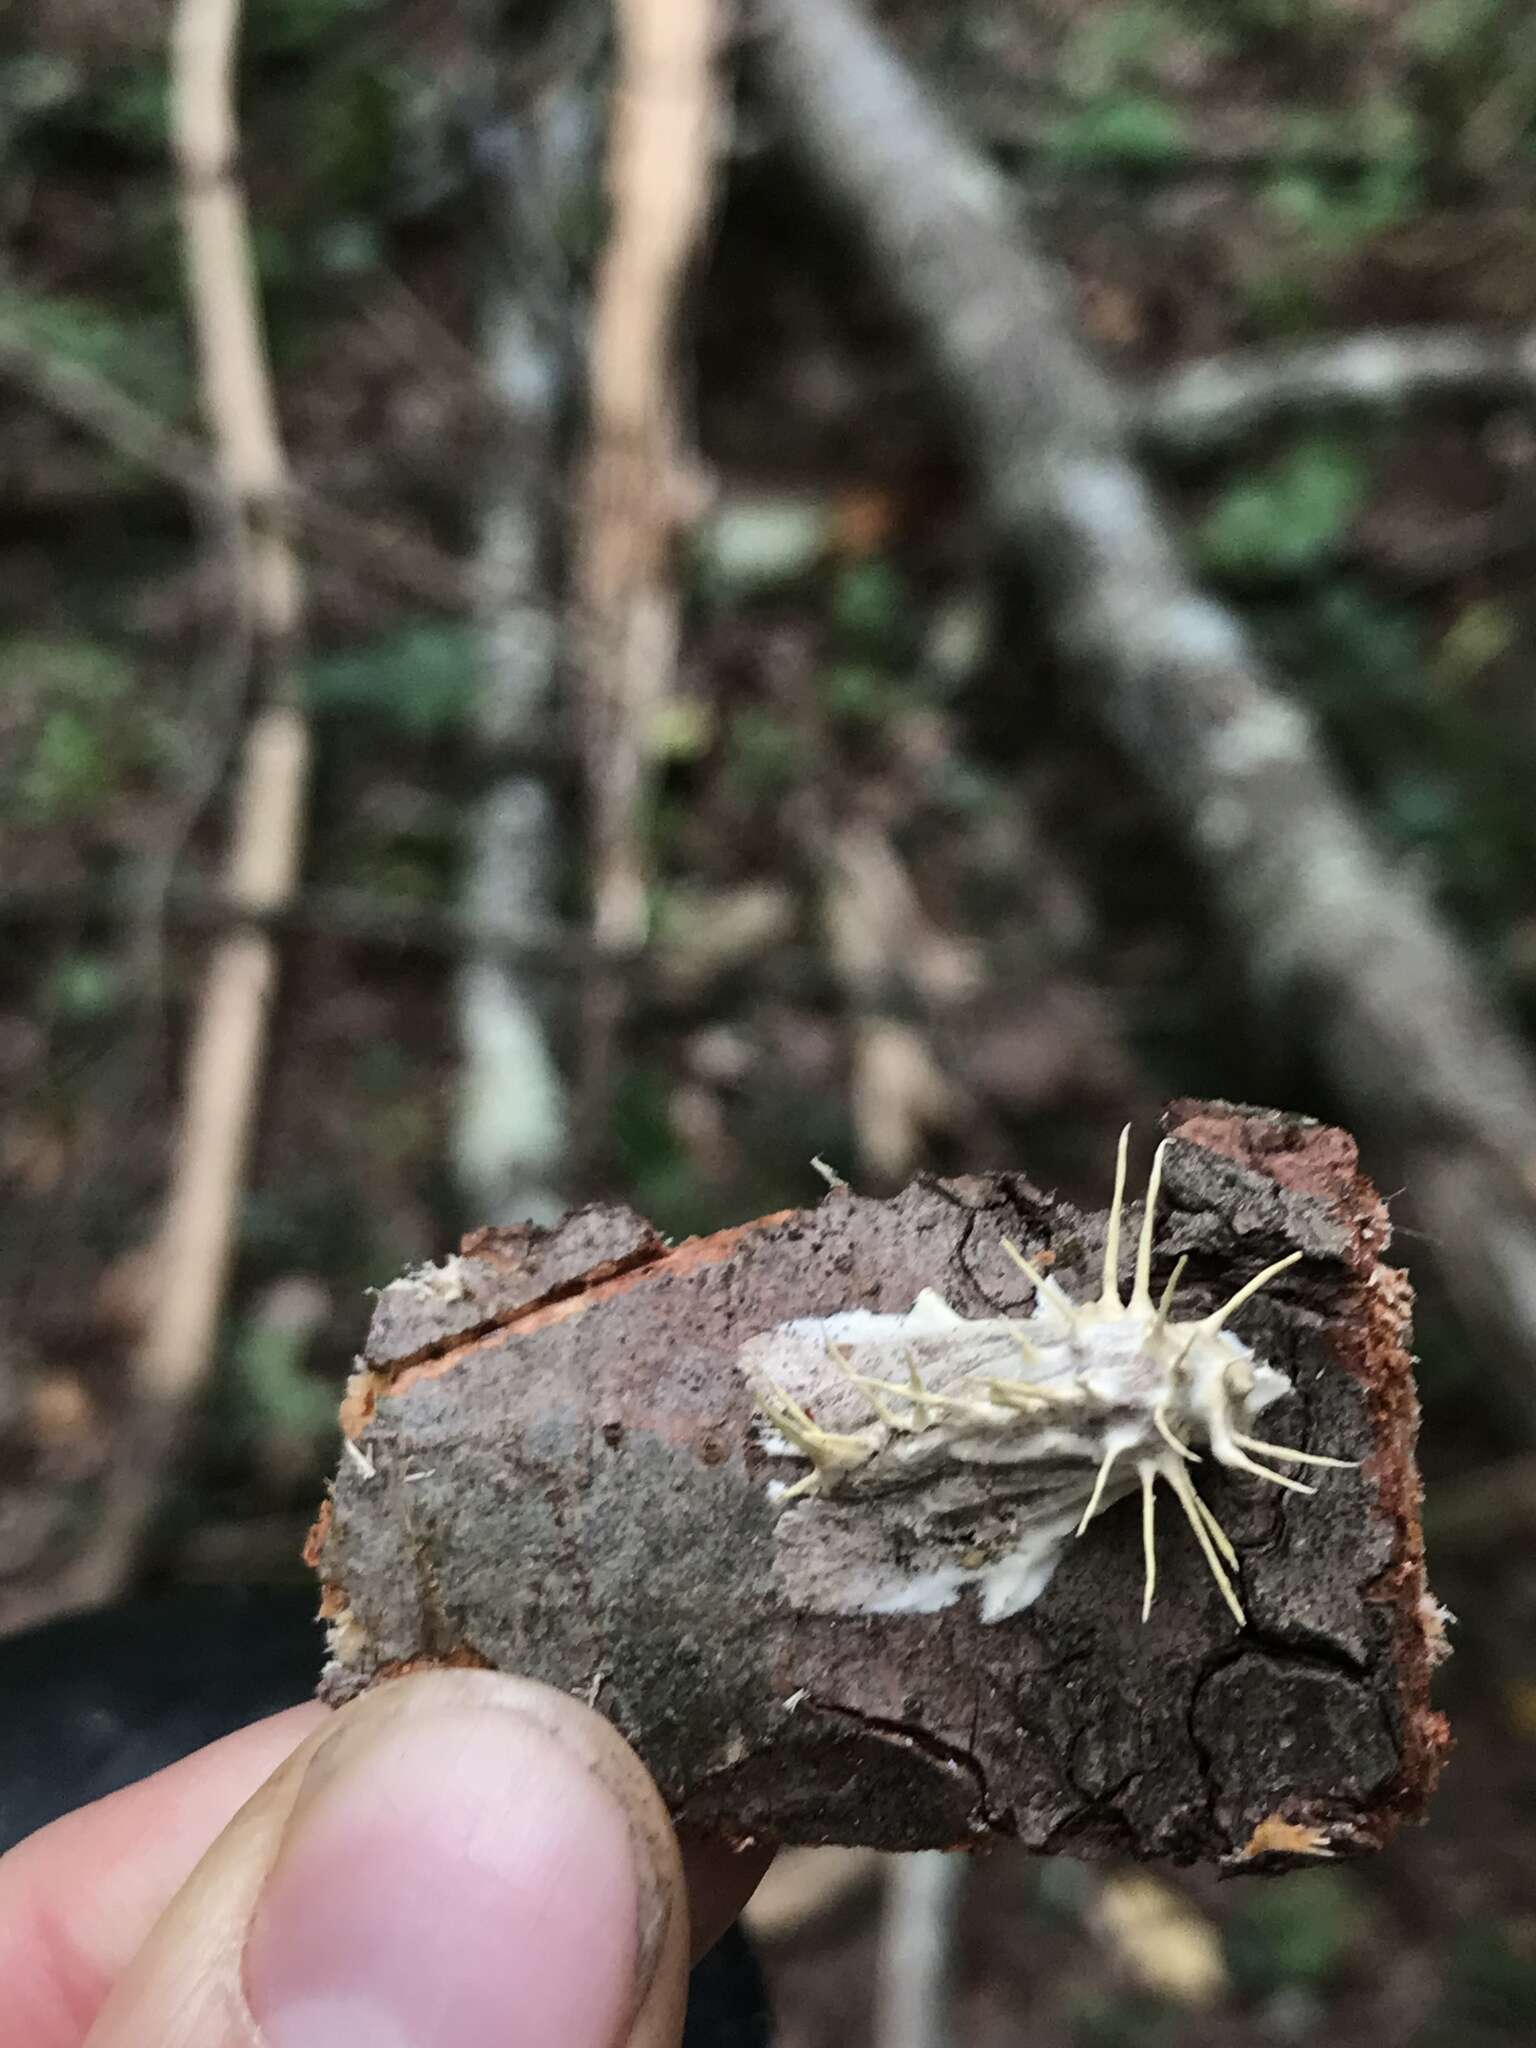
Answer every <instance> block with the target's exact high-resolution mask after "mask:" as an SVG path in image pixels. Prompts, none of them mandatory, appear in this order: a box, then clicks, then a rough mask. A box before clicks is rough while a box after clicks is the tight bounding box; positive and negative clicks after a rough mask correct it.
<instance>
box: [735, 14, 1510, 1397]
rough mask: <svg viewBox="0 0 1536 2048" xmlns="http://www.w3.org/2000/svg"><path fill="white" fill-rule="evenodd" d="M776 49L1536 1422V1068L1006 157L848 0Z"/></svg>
mask: <svg viewBox="0 0 1536 2048" xmlns="http://www.w3.org/2000/svg"><path fill="white" fill-rule="evenodd" d="M758 19H759V22H760V24H761V28H762V31H763V32H762V35H761V38H760V45H759V49H760V61H761V66H762V70H763V72H764V74H765V76H766V78H767V80H768V83H769V87H770V90H771V92H772V94H773V96H774V98H775V100H776V102H777V104H778V107H779V109H780V111H781V115H782V118H783V120H784V123H785V125H786V127H787V128H788V130H789V131H790V133H791V135H792V137H793V140H794V142H795V143H796V145H797V146H798V149H799V151H800V153H801V155H802V157H803V158H804V160H805V162H806V163H807V165H808V166H809V168H810V170H811V172H812V173H813V175H814V176H815V177H816V178H817V179H818V180H819V182H820V183H821V184H822V185H824V186H825V188H826V189H827V191H828V192H829V194H830V195H832V196H833V197H834V198H835V200H836V201H837V202H838V203H839V204H840V205H841V207H842V208H843V209H844V210H845V211H846V212H847V213H848V214H849V215H851V216H852V218H853V219H854V220H855V221H856V223H857V225H858V227H859V228H860V230H861V231H862V234H863V237H864V239H865V241H866V243H867V244H868V246H869V248H870V250H871V252H872V254H873V256H874V258H875V260H876V262H877V264H878V266H879V269H880V272H881V274H882V276H883V277H884V279H885V280H886V282H887V285H888V287H889V289H890V290H891V292H892V293H893V295H894V296H895V297H896V298H897V299H898V301H899V302H900V303H901V305H902V306H903V307H904V308H905V310H906V312H907V314H908V316H909V318H910V320H911V323H912V326H913V329H914V332H915V334H916V336H917V338H918V340H919V342H920V344H921V346H922V347H923V348H924V350H925V351H926V353H927V354H928V356H929V358H930V360H931V362H932V364H933V365H934V367H935V369H936V370H937V371H938V373H939V374H940V376H941V377H942V379H943V381H944V382H945V384H946V386H947V387H948V390H949V392H950V395H951V397H952V399H953V401H954V403H955V406H956V409H957V413H958V416H959V418H960V420H961V423H962V424H963V427H964V429H965V431H966V435H967V438H968V440H969V443H970V446H971V450H972V459H973V461H974V464H975V466H976V469H977V471H978V474H979V475H980V477H981V479H982V481H983V483H984V486H985V488H986V491H987V495H988V497H989V499H990V501H991V508H992V512H993V516H994V518H995V520H996V522H997V524H998V526H999V528H1000V530H1001V531H1002V533H1003V534H1004V535H1005V536H1006V538H1007V539H1008V540H1009V541H1010V542H1011V543H1012V545H1013V546H1014V547H1015V548H1016V549H1017V550H1018V552H1019V554H1020V555H1021V556H1022V557H1023V558H1024V559H1025V560H1026V561H1027V563H1028V565H1029V568H1030V570H1031V572H1032V573H1033V575H1034V576H1035V577H1036V579H1037V581H1038V585H1039V588H1040V591H1041V595H1042V598H1043V601H1044V603H1045V605H1046V607H1047V609H1048V612H1049V614H1050V617H1051V620H1052V623H1053V625H1054V628H1055V633H1056V637H1057V639H1058V642H1059V643H1060V645H1061V646H1062V648H1063V650H1064V652H1066V653H1067V654H1068V655H1069V656H1070V657H1071V658H1072V660H1073V663H1074V671H1075V678H1076V688H1077V691H1078V694H1079V698H1080V701H1081V702H1082V705H1083V707H1084V710H1085V712H1086V713H1088V714H1089V715H1091V716H1092V717H1093V718H1094V719H1096V720H1097V721H1098V723H1099V724H1100V725H1101V726H1102V727H1103V728H1104V729H1105V731H1106V732H1107V733H1108V734H1109V735H1110V736H1111V737H1112V738H1113V739H1114V740H1115V741H1116V742H1117V743H1118V745H1119V746H1120V747H1121V748H1122V750H1123V751H1124V752H1125V753H1126V754H1127V756H1128V757H1129V758H1130V759H1131V760H1133V761H1134V762H1135V763H1136V765H1137V767H1138V769H1139V771H1140V772H1141V774H1142V775H1143V776H1144V777H1145V779H1146V782H1147V784H1148V786H1149V788H1150V789H1151V791H1152V793H1153V794H1154V796H1155V797H1156V798H1157V800H1158V801H1159V802H1160V804H1161V807H1162V811H1163V815H1164V817H1165V819H1166V821H1167V823H1168V825H1169V826H1170V827H1171V829H1172V830H1173V831H1174V832H1175V833H1176V834H1177V836H1178V838H1179V839H1180V841H1181V842H1182V843H1183V844H1184V845H1185V847H1186V848H1187V849H1188V851H1189V853H1190V854H1191V856H1192V857H1193V858H1194V859H1195V861H1196V862H1197V864H1198V865H1199V866H1200V867H1201V869H1202V870H1203V871H1204V873H1205V876H1206V878H1207V882H1208V884H1209V887H1210V890H1211V895H1212V899H1213V901H1214V903H1215V904H1216V906H1217V907H1218V909H1219V911H1220V913H1221V915H1222V917H1223V919H1224V921H1225V924H1226V926H1227V928H1228V930H1229V932H1230V933H1231V935H1232V938H1233V940H1234V942H1235V945H1236V947H1237V949H1238V956H1237V957H1238V960H1239V961H1240V962H1241V965H1242V968H1243V970H1244V972H1245V978H1246V979H1247V981H1248V982H1249V984H1250V985H1251V986H1252V987H1253V988H1254V989H1255V990H1256V991H1257V992H1258V993H1259V994H1260V995H1261V996H1262V997H1263V999H1264V1000H1265V1001H1266V1004H1267V1005H1268V1007H1269V1008H1271V1009H1272V1010H1273V1011H1275V1012H1277V1013H1278V1014H1281V1015H1284V1016H1286V1017H1287V1018H1289V1019H1291V1020H1292V1021H1293V1023H1294V1026H1295V1028H1296V1029H1297V1031H1298V1032H1299V1033H1301V1034H1302V1035H1304V1036H1306V1037H1307V1038H1308V1039H1309V1040H1310V1042H1311V1044H1312V1046H1313V1048H1314V1050H1315V1052H1316V1054H1317V1055H1318V1056H1319V1058H1320V1060H1321V1061H1322V1063H1323V1065H1324V1066H1325V1068H1326V1070H1327V1072H1328V1074H1329V1076H1330V1078H1331V1081H1332V1083H1333V1086H1334V1087H1335V1088H1336V1089H1337V1090H1338V1092H1339V1095H1340V1097H1341V1099H1342V1100H1344V1101H1345V1102H1347V1103H1349V1104H1350V1105H1351V1108H1352V1111H1353V1113H1354V1115H1355V1117H1356V1119H1357V1121H1359V1122H1361V1123H1363V1124H1365V1125H1366V1127H1367V1128H1368V1129H1369V1130H1370V1132H1371V1134H1372V1136H1373V1138H1374V1140H1375V1141H1376V1142H1377V1143H1378V1144H1380V1145H1382V1146H1384V1147H1386V1148H1389V1149H1390V1151H1391V1153H1392V1155H1393V1156H1394V1159H1395V1162H1396V1164H1397V1170H1398V1171H1399V1172H1400V1173H1401V1174H1402V1175H1403V1177H1404V1178H1405V1179H1406V1180H1407V1182H1408V1185H1409V1187H1410V1189H1411V1191H1412V1194H1413V1196H1414V1199H1415V1202H1416V1205H1417V1208H1418V1211H1419V1214H1420V1215H1421V1217H1423V1218H1424V1219H1425V1222H1426V1225H1427V1228H1428V1229H1429V1231H1430V1232H1431V1234H1432V1236H1433V1237H1434V1239H1435V1240H1436V1241H1437V1243H1438V1245H1439V1248H1440V1256H1441V1261H1442V1267H1443V1272H1444V1276H1445V1279H1446V1282H1447V1285H1448V1287H1449V1288H1450V1290H1451V1291H1452V1292H1453V1294H1454V1295H1455V1297H1456V1298H1457V1300H1458V1302H1459V1304H1460V1305H1461V1306H1462V1308H1463V1309H1464V1310H1465V1311H1466V1312H1467V1313H1468V1314H1469V1316H1471V1317H1472V1318H1473V1319H1474V1320H1475V1321H1476V1322H1477V1323H1478V1324H1480V1326H1481V1328H1482V1330H1483V1332H1484V1334H1485V1336H1486V1337H1487V1338H1488V1339H1489V1340H1490V1346H1491V1348H1492V1349H1493V1350H1494V1352H1495V1354H1496V1357H1497V1359H1498V1361H1499V1362H1500V1364H1501V1365H1502V1366H1503V1368H1504V1372H1505V1380H1506V1384H1507V1387H1508V1389H1509V1392H1510V1394H1511V1395H1512V1397H1513V1399H1514V1400H1515V1401H1517V1402H1518V1404H1519V1405H1520V1407H1521V1408H1522V1410H1523V1412H1524V1415H1525V1418H1526V1419H1527V1421H1528V1422H1530V1423H1532V1424H1536V1079H1533V1076H1532V1073H1531V1069H1530V1065H1529V1062H1528V1059H1527V1056H1526V1053H1525V1051H1524V1049H1523V1047H1522V1046H1521V1045H1520V1043H1519V1041H1518V1040H1517V1038H1516V1036H1515V1034H1514V1031H1513V1029H1512V1028H1511V1026H1510V1025H1509V1023H1508V1022H1507V1020H1506V1019H1505V1018H1504V1017H1503V1016H1502V1015H1501V1014H1500V1012H1499V1010H1498V1008H1497V1006H1496V1005H1495V1004H1494V1002H1493V1001H1492V1000H1491V999H1490V997H1489V995H1488V994H1487V992H1486V990H1485V989H1484V988H1483V986H1482V985H1481V983H1480V980H1479V977H1478V975H1477V972H1476V970H1475V969H1474V968H1473V966H1472V964H1471V963H1470V961H1469V960H1468V959H1467V957H1466V956H1465V954H1464V953H1463V951H1462V949H1461V946H1460V944H1459V943H1458V941H1457V940H1456V939H1455V938H1454V937H1453V936H1452V935H1451V933H1450V932H1449V931H1448V930H1447V929H1446V927H1445V926H1444V925H1443V924H1442V922H1441V921H1440V920H1439V918H1438V917H1437V915H1436V913H1435V912H1434V910H1433V909H1432V907H1431V906H1430V904H1429V903H1428V901H1427V900H1426V898H1425V896H1424V894H1423V892H1422V890H1421V889H1420V888H1419V887H1418V886H1417V885H1416V883H1415V882H1414V880H1413V879H1412V878H1411V877H1410V876H1408V875H1407V874H1405V873H1404V872H1402V871H1401V870H1399V869H1397V868H1395V867H1394V866H1393V865H1392V864H1391V863H1390V862H1389V861H1388V860H1387V858H1386V856H1385V855H1384V854H1383V852H1382V850H1381V849H1380V847H1379V846H1378V845H1377V844H1376V843H1375V841H1374V840H1373V838H1372V837H1371V835H1370V834H1369V833H1368V832H1367V830H1366V829H1365V828H1364V827H1363V825H1362V823H1361V821H1360V820H1359V818H1358V816H1357V815H1356V812H1355V810H1354V807H1353V805H1352V804H1351V802H1350V800H1349V798H1348V796H1347V795H1346V794H1345V792H1344V789H1343V787H1342V785H1341V784H1340V782H1339V780H1338V777H1337V775H1336V774H1335V772H1334V770H1333V768H1332V766H1331V764H1330V763H1329V761H1328V759H1327V756H1326V753H1325V750H1324V748H1323V745H1322V742H1321V739H1320V736H1319V734H1318V731H1317V729H1316V726H1315V724H1314V722H1313V720H1312V719H1311V718H1310V717H1309V715H1308V714H1307V713H1306V712H1305V711H1304V710H1302V709H1301V708H1300V707H1299V706H1297V705H1296V704H1295V703H1293V702H1292V701H1291V700H1290V698H1289V697H1288V696H1287V695H1286V694H1285V693H1284V691H1283V690H1282V689H1281V687H1280V686H1279V685H1278V683H1277V682H1276V680H1275V679H1274V678H1273V677H1272V676H1271V675H1270V674H1269V673H1268V672H1267V671H1266V670H1265V668H1264V666H1263V664H1262V663H1261V662H1260V660H1259V659H1258V657H1257V655H1256V653H1255V650H1254V649H1253V647H1252V645H1251V644H1250V642H1249V641H1248V639H1247V637H1246V635H1245V634H1244V633H1243V632H1242V630H1241V629H1240V628H1239V626H1238V625H1237V623H1236V622H1235V620H1234V619H1233V618H1232V617H1231V616H1230V615H1229V614H1228V613H1227V612H1226V611H1225V610H1224V609H1223V608H1222V607H1221V606H1219V605H1218V604H1216V603H1214V602H1213V601H1212V600H1210V599H1209V598H1208V597H1206V596H1205V595H1203V594H1202V593H1201V592H1200V591H1199V590H1197V589H1196V588H1195V586H1194V584H1193V583H1192V581H1191V579H1190V577H1189V574H1188V572H1187V570H1186V568H1185V566H1184V564H1183V561H1182V560H1181V557H1180V554H1179V550H1178V547H1177V544H1176V542H1175V539H1174V537H1173V535H1172V533H1171V531H1170V530H1169V528H1168V526H1167V524H1166V523H1165V521H1164V520H1163V518H1162V517H1161V515H1160V513H1159V512H1158V510H1157V508H1156V506H1155V504H1154V502H1153V500H1152V498H1151V495H1150V493H1149V492H1148V490H1147V487H1146V485H1145V483H1144V481H1143V479H1142V477H1141V475H1140V474H1139V472H1138V470H1137V469H1136V467H1135V465H1134V462H1133V460H1132V458H1131V455H1130V452H1129V448H1130V436H1131V421H1130V419H1129V417H1128V414H1127V409H1126V408H1125V407H1124V406H1123V405H1122V404H1121V403H1120V402H1119V400H1118V399H1117V397H1116V395H1115V393H1114V392H1113V391H1112V389H1111V387H1110V385H1109V383H1108V382H1107V380H1106V379H1105V377H1104V376H1103V375H1102V373H1101V372H1100V371H1099V370H1098V368H1097V367H1096V366H1095V365H1094V364H1093V363H1092V362H1091V361H1090V359H1089V358H1088V356H1087V354H1086V353H1085V351H1084V349H1083V347H1082V345H1081V344H1080V342H1079V341H1078V339H1077V337H1076V335H1075V334H1074V332H1073V330H1072V328H1071V325H1070V322H1069V320H1068V317H1067V313H1066V310H1065V297H1064V293H1063V291H1062V289H1061V286H1060V284H1059V281H1058V279H1057V276H1056V274H1055V272H1054V270H1053V269H1052V268H1051V267H1050V266H1049V265H1048V264H1047V263H1046V262H1045V261H1044V260H1043V259H1042V258H1041V256H1040V255H1039V254H1038V253H1037V252H1036V250H1035V248H1034V246H1033V244H1032V242H1031V240H1030V238H1029V236H1028V234H1027V233H1026V231H1025V229H1024V228H1023V226H1022V224H1021V223H1020V221H1019V220H1018V219H1017V218H1016V217H1015V214H1014V212H1013V210H1012V209H1011V208H1010V206H1009V204H1008V201H1007V199H1006V196H1005V193H1004V190H1003V187H1002V186H1001V184H1000V182H999V180H998V178H997V176H996V174H995V173H994V172H993V171H992V170H991V168H990V167H989V166H988V165H987V164H986V163H985V162H984V161H983V160H982V158H981V157H980V156H979V155H978V154H977V152H976V151H975V150H973V149H972V148H970V147H969V146H968V145H967V144H966V143H965V142H964V141H963V140H962V139H961V138H960V137H959V136H958V135H957V134H956V133H955V132H954V131H953V130H952V129H951V128H949V127H948V126H947V125H946V124H945V122H944V121H943V120H942V119H941V118H940V117H939V116H938V115H937V114H936V113H935V111H934V110H933V108H932V107H931V106H930V105H929V103H928V101H927V99H926V98H925V95H924V93H923V91H922V89H921V87H920V86H919V84H918V83H917V81H916V80H915V79H914V78H913V77H912V76H911V75H910V73H909V72H908V71H907V70H906V69H905V68H904V67H903V65H902V64H901V63H900V62H899V61H898V60H897V59H896V58H895V57H894V56H893V55H892V53H891V52H890V51H889V50H888V49H887V48H886V47H885V46H884V45H883V44H882V43H881V41H880V40H879V39H878V38H877V37H876V36H875V35H874V34H873V33H872V32H871V31H870V29H869V28H868V27H867V26H866V25H865V24H864V22H863V21H862V20H861V19H860V18H859V16H858V15H857V14H856V13H854V12H853V11H852V10H851V9H850V8H849V7H848V6H847V5H846V4H845V0H762V4H761V6H760V9H759V15H758Z"/></svg>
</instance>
